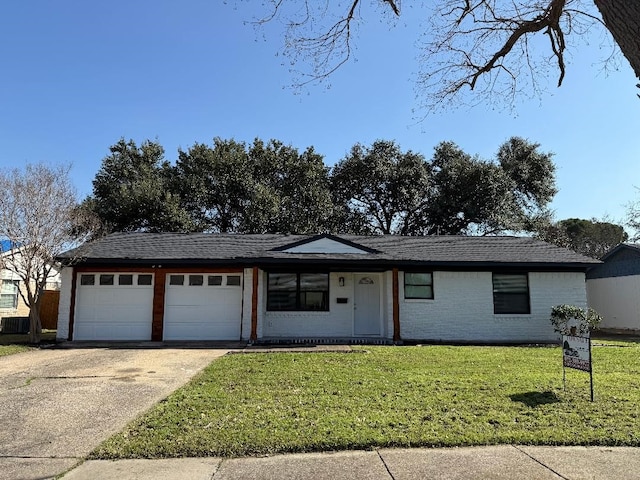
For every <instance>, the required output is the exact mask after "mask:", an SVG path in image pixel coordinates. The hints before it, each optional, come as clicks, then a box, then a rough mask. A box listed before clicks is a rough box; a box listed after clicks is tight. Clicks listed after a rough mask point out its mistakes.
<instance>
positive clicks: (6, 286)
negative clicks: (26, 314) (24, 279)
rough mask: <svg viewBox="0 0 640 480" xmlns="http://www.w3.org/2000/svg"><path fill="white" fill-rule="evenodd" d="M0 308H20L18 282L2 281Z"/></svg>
mask: <svg viewBox="0 0 640 480" xmlns="http://www.w3.org/2000/svg"><path fill="white" fill-rule="evenodd" d="M0 308H12V309H13V308H18V280H2V290H0Z"/></svg>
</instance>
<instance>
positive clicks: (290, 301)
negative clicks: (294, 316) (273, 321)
mask: <svg viewBox="0 0 640 480" xmlns="http://www.w3.org/2000/svg"><path fill="white" fill-rule="evenodd" d="M297 285H298V276H297V275H296V274H295V273H270V274H269V287H268V291H267V310H296V303H297V302H296V296H297V293H296V292H297V288H298V287H297Z"/></svg>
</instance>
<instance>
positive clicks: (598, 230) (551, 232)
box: [540, 218, 629, 258]
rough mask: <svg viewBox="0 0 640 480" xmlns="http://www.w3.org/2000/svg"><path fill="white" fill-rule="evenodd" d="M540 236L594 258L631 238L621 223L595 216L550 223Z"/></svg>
mask: <svg viewBox="0 0 640 480" xmlns="http://www.w3.org/2000/svg"><path fill="white" fill-rule="evenodd" d="M540 236H541V238H542V239H543V240H546V241H548V242H551V243H555V244H556V245H559V246H561V247H566V248H570V249H571V250H573V251H575V252H578V253H581V254H582V255H586V256H588V257H593V258H602V256H603V255H605V254H606V253H607V252H608V251H609V250H611V249H612V248H613V247H615V246H616V245H618V244H619V243H622V242H626V241H627V240H628V239H629V236H628V234H627V232H625V230H624V227H622V226H621V225H617V224H615V223H610V222H606V221H600V220H596V219H595V218H594V219H591V220H584V219H580V218H568V219H566V220H560V221H558V222H556V223H550V224H548V225H547V226H546V227H545V228H543V229H542V231H541V234H540Z"/></svg>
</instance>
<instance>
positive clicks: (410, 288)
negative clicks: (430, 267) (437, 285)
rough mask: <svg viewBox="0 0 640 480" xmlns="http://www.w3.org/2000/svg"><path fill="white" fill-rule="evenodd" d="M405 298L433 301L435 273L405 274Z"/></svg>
mask: <svg viewBox="0 0 640 480" xmlns="http://www.w3.org/2000/svg"><path fill="white" fill-rule="evenodd" d="M404 298H405V299H424V300H433V273H432V272H421V273H416V272H404Z"/></svg>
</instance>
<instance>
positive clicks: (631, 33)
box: [594, 0, 640, 78]
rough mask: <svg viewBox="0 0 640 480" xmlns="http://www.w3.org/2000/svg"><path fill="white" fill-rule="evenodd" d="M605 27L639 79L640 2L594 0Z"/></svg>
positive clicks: (629, 0)
mask: <svg viewBox="0 0 640 480" xmlns="http://www.w3.org/2000/svg"><path fill="white" fill-rule="evenodd" d="M594 2H595V4H596V6H597V7H598V10H600V14H601V15H602V20H603V21H604V24H605V26H606V27H607V29H608V30H609V31H610V32H611V35H613V39H614V40H615V41H616V43H617V44H618V46H619V47H620V50H622V53H623V54H624V56H625V57H626V59H627V60H629V63H630V64H631V68H633V71H634V73H635V74H636V77H638V78H640V2H638V1H635V0H634V1H632V0H594Z"/></svg>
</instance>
